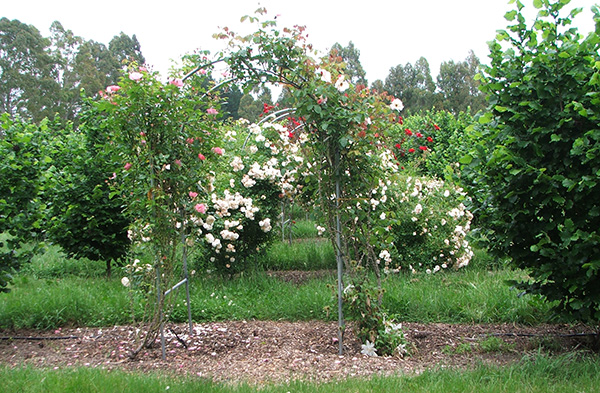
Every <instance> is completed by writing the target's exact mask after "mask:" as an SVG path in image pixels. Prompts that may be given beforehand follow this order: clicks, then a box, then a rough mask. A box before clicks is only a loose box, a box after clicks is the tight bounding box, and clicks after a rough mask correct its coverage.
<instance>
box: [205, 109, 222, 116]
mask: <svg viewBox="0 0 600 393" xmlns="http://www.w3.org/2000/svg"><path fill="white" fill-rule="evenodd" d="M206 113H208V114H209V115H216V114H218V113H219V112H217V110H216V109H215V108H208V109H207V110H206Z"/></svg>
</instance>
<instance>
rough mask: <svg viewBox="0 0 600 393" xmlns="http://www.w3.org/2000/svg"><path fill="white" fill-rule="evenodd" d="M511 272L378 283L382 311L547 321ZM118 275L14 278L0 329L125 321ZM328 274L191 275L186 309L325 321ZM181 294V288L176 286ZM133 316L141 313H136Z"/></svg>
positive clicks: (412, 317) (182, 315)
mask: <svg viewBox="0 0 600 393" xmlns="http://www.w3.org/2000/svg"><path fill="white" fill-rule="evenodd" d="M518 276H519V273H518V272H515V271H512V270H508V269H505V270H499V271H494V272H487V271H481V270H469V269H466V270H464V271H460V272H444V273H443V274H435V275H427V274H417V275H403V274H401V275H396V276H393V277H390V278H389V279H388V280H387V281H386V282H385V283H384V287H385V289H386V296H385V297H384V302H385V306H386V307H387V308H388V310H389V311H390V313H391V314H397V315H398V317H399V320H402V321H406V322H446V323H502V322H507V323H525V324H535V323H544V322H553V321H554V320H553V314H552V313H551V311H550V305H549V304H547V303H544V302H542V301H541V300H540V299H538V298H536V297H532V296H523V297H518V296H517V291H515V290H511V289H510V287H509V286H508V285H506V284H505V280H508V279H515V278H517V277H518ZM119 280H120V276H119V275H117V274H115V277H114V278H112V279H111V280H107V279H105V278H82V277H77V276H64V277H63V278H54V279H36V278H33V277H31V276H29V275H21V276H19V277H17V279H16V281H15V284H14V285H13V286H12V291H11V292H9V293H6V294H2V295H0V328H35V329H54V328H57V327H60V326H110V325H114V324H126V323H129V322H130V320H131V316H130V315H131V307H130V298H129V295H128V292H127V290H126V288H124V287H123V286H122V285H121V284H120V281H119ZM333 288H335V276H334V275H333V274H332V275H330V276H328V277H324V278H318V279H312V280H309V281H308V282H305V283H303V284H301V285H296V284H293V283H288V282H284V281H282V280H280V279H277V278H274V277H269V276H267V275H266V274H265V273H264V272H261V271H255V272H253V273H247V274H243V275H241V276H239V277H236V278H233V279H227V278H221V277H218V276H212V277H209V276H202V277H193V278H192V280H191V299H192V300H191V307H192V316H193V319H194V320H195V321H197V322H206V321H217V320H243V319H258V320H279V319H283V320H290V321H296V320H312V319H323V320H333V319H335V318H336V316H335V313H330V310H332V309H335V304H336V303H335V297H334V296H335V293H334V289H333ZM182 289H183V288H182ZM183 295H184V291H183V290H180V291H179V292H178V293H177V298H176V300H175V302H174V304H175V307H174V310H173V312H172V314H171V319H172V320H173V321H176V322H183V321H185V320H186V319H187V311H186V308H185V303H184V298H183ZM136 310H137V311H136V312H137V313H138V314H137V315H138V316H139V315H140V314H139V313H140V310H141V307H137V308H136Z"/></svg>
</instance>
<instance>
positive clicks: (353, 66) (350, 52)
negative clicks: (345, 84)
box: [331, 41, 368, 86]
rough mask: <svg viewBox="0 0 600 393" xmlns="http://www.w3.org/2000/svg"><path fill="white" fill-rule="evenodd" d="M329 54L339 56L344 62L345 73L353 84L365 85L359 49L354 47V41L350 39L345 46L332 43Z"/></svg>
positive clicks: (365, 80)
mask: <svg viewBox="0 0 600 393" xmlns="http://www.w3.org/2000/svg"><path fill="white" fill-rule="evenodd" d="M331 55H333V56H339V57H341V58H342V60H343V61H344V63H345V64H346V73H347V74H348V76H349V77H350V81H351V82H352V83H354V84H361V85H365V86H367V85H368V83H367V79H366V75H367V73H366V72H365V70H364V68H363V66H362V64H360V51H359V50H358V49H356V47H355V46H354V43H352V41H350V42H349V43H348V45H347V46H345V47H343V46H341V45H340V44H339V43H337V42H336V43H335V44H333V46H332V47H331Z"/></svg>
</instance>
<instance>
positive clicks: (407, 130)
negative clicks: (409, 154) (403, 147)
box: [404, 128, 413, 136]
mask: <svg viewBox="0 0 600 393" xmlns="http://www.w3.org/2000/svg"><path fill="white" fill-rule="evenodd" d="M404 132H405V133H406V135H408V136H411V135H412V134H413V133H412V131H411V130H409V129H408V128H407V129H406V130H404Z"/></svg>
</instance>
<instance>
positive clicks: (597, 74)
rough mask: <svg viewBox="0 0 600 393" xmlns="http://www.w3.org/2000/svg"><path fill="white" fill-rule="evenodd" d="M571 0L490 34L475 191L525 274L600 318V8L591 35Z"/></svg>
mask: <svg viewBox="0 0 600 393" xmlns="http://www.w3.org/2000/svg"><path fill="white" fill-rule="evenodd" d="M568 3H569V1H564V0H563V1H558V2H555V3H550V2H549V1H548V0H535V1H534V2H533V4H534V6H536V8H541V10H540V11H539V13H538V17H537V19H536V20H535V22H534V24H533V27H531V28H529V27H528V26H527V25H526V22H525V17H524V16H523V13H522V10H523V8H524V6H523V4H522V3H521V2H520V1H517V2H516V9H515V10H513V11H511V12H508V13H507V14H506V19H507V20H509V21H511V22H513V23H514V24H513V25H510V26H509V27H508V29H507V30H505V31H501V32H499V34H498V36H497V39H496V40H495V41H493V42H491V43H490V49H491V55H490V58H491V65H490V66H486V67H484V72H485V74H484V77H483V84H482V88H483V91H484V92H485V93H486V95H487V101H488V104H489V112H488V113H486V114H484V115H483V116H482V117H480V118H479V123H480V124H481V127H479V128H478V129H477V130H475V132H474V134H473V142H472V143H473V144H474V150H473V151H472V152H471V154H470V155H469V156H466V157H465V158H464V159H463V163H465V164H470V167H467V168H465V169H469V173H470V176H472V177H471V181H470V184H471V185H470V189H471V192H470V194H471V195H474V196H478V198H479V201H480V203H481V204H480V206H479V210H478V212H477V214H478V215H479V217H480V219H481V223H482V226H484V228H486V229H487V230H488V231H487V236H488V238H489V246H491V250H492V251H493V252H495V253H496V254H497V255H499V256H508V257H510V258H511V260H512V262H513V264H514V265H515V266H516V267H518V268H522V269H525V270H526V272H527V277H528V278H527V281H525V282H521V283H516V284H517V286H518V287H520V288H523V289H525V290H526V291H527V292H529V293H534V294H541V295H543V296H545V297H546V299H548V300H549V301H553V302H555V303H554V304H555V306H556V308H557V309H558V310H559V311H562V312H565V313H566V314H569V315H571V316H574V317H576V318H581V319H589V320H595V321H599V320H600V199H599V198H598V195H600V178H599V174H600V109H599V108H600V93H599V89H598V87H599V85H600V55H599V51H600V36H599V34H600V10H599V9H598V7H592V10H593V12H594V19H595V21H596V31H595V32H592V33H590V34H589V35H588V36H587V38H585V39H582V37H581V35H579V34H578V32H577V29H575V28H571V26H570V24H571V20H572V18H573V17H574V16H575V15H576V14H577V13H578V12H579V11H581V10H580V9H579V10H577V9H575V10H574V11H572V12H571V13H570V14H569V15H567V16H563V15H561V11H562V9H563V7H564V6H566V5H567V4H568Z"/></svg>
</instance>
